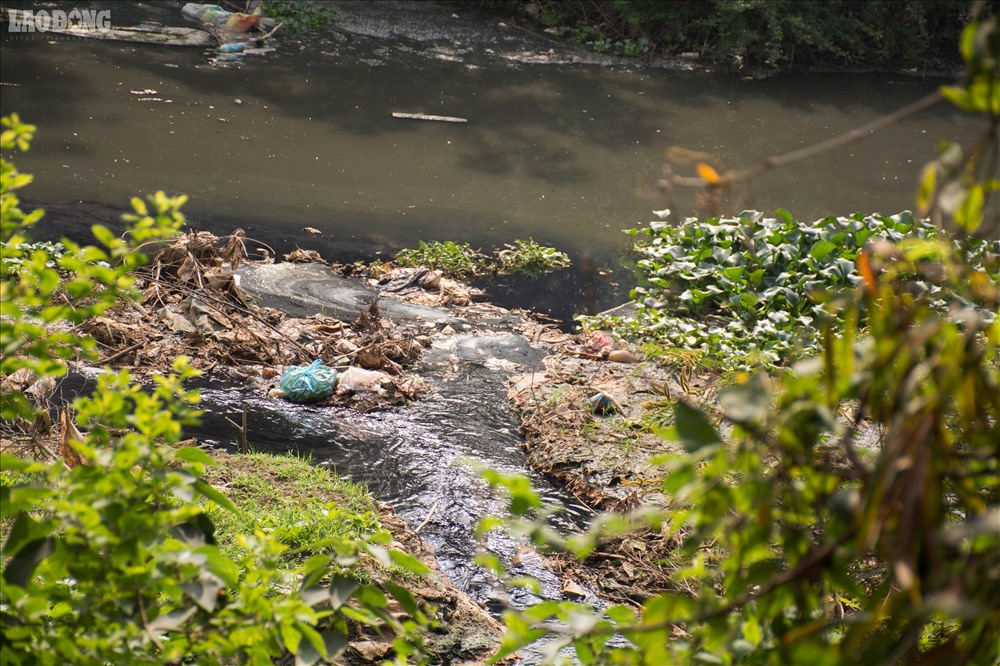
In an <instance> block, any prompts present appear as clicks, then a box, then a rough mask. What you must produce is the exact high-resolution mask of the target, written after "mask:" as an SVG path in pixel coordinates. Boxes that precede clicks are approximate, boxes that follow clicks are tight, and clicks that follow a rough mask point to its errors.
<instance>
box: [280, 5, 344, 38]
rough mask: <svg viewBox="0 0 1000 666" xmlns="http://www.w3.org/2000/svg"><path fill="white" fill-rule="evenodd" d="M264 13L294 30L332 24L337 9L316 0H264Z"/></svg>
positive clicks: (299, 30) (305, 29) (298, 30)
mask: <svg viewBox="0 0 1000 666" xmlns="http://www.w3.org/2000/svg"><path fill="white" fill-rule="evenodd" d="M263 9H264V15H265V16H270V17H272V18H274V19H275V20H276V21H279V22H280V23H281V24H282V25H284V26H287V27H288V28H289V29H291V30H292V31H293V32H305V31H307V30H318V29H320V28H325V27H326V26H328V25H330V24H332V23H333V22H334V21H335V20H336V18H337V11H336V10H335V9H333V8H332V7H330V6H328V5H327V4H325V3H323V2H316V1H315V0H295V1H289V0H264V4H263Z"/></svg>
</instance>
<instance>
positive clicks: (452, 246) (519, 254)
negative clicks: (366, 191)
mask: <svg viewBox="0 0 1000 666" xmlns="http://www.w3.org/2000/svg"><path fill="white" fill-rule="evenodd" d="M396 263H397V264H398V265H400V266H426V267H427V268H431V269H435V270H440V271H442V272H443V273H444V274H445V275H448V276H449V277H454V278H468V277H472V276H482V275H511V274H513V273H522V274H524V275H528V276H529V277H533V278H538V277H539V276H541V275H543V274H545V273H549V272H552V271H554V270H559V269H561V268H566V267H567V266H569V265H570V259H569V256H568V255H566V254H565V253H564V252H560V251H559V250H556V249H555V248H553V247H546V246H544V245H539V244H538V243H536V242H535V241H534V239H530V238H529V239H528V240H515V241H514V244H513V245H509V244H508V245H507V246H506V247H504V248H502V249H499V250H495V251H494V252H493V255H492V256H487V255H484V254H482V253H481V252H478V251H476V250H473V249H472V247H471V246H470V245H469V244H468V243H456V242H454V241H444V242H439V241H430V242H429V243H425V242H423V241H419V244H418V245H417V248H416V249H404V250H400V251H399V253H398V254H397V255H396Z"/></svg>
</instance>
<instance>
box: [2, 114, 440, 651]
mask: <svg viewBox="0 0 1000 666" xmlns="http://www.w3.org/2000/svg"><path fill="white" fill-rule="evenodd" d="M3 128H4V130H3V134H2V137H0V149H2V150H4V151H11V150H13V149H14V148H15V147H17V148H20V149H21V150H27V149H28V146H29V142H30V140H31V137H32V135H33V132H34V129H35V128H34V127H33V126H31V125H26V124H24V123H22V122H21V121H20V120H19V119H18V118H17V117H16V116H11V117H10V118H4V119H3ZM30 181H31V177H30V176H27V175H25V174H21V173H19V172H18V171H17V169H16V168H15V167H14V165H12V164H10V163H8V162H7V161H6V160H3V161H2V162H0V240H2V243H3V244H2V250H3V259H4V264H5V265H16V266H17V269H16V270H15V271H12V272H11V273H9V274H8V275H6V276H4V278H3V280H2V281H0V314H2V318H0V334H2V341H3V342H2V345H3V346H2V357H0V375H2V376H4V377H7V376H9V375H11V374H13V373H14V372H16V371H20V372H21V373H22V374H23V373H25V372H27V373H30V374H32V375H34V376H35V377H36V378H38V379H41V378H43V377H50V376H62V375H65V374H66V371H67V359H79V358H86V357H88V351H89V350H90V349H92V348H93V345H94V342H93V340H92V339H89V338H86V337H83V336H80V335H78V334H76V333H75V330H76V329H75V328H74V327H73V325H74V324H78V323H80V322H83V321H85V320H86V319H88V318H90V317H94V316H96V315H98V314H100V313H101V312H103V311H104V310H106V309H107V308H109V307H111V306H112V305H114V304H116V303H117V302H119V301H120V300H121V299H123V298H129V297H130V296H131V294H132V290H131V284H132V278H131V277H130V271H131V269H132V268H133V267H134V266H137V265H140V264H142V263H143V262H144V261H145V258H144V257H143V256H142V255H141V254H140V253H138V252H137V251H136V247H137V246H138V245H139V244H141V243H143V242H145V241H148V240H151V239H155V238H166V237H169V236H170V235H172V234H174V233H176V232H177V231H178V230H179V229H180V227H181V225H182V224H183V222H184V218H183V216H182V215H181V213H180V207H181V205H182V204H183V203H184V197H177V198H172V197H168V196H166V195H165V194H163V193H162V192H160V193H157V194H156V195H151V196H149V197H147V198H146V199H145V200H142V199H138V198H136V199H133V201H132V205H133V208H134V210H135V213H134V214H132V215H127V216H125V219H126V220H127V221H129V222H130V223H131V229H130V234H129V241H128V242H126V241H124V240H122V239H120V238H116V237H114V236H113V234H112V233H111V232H110V231H108V230H107V229H106V228H103V227H100V226H96V225H95V226H94V227H93V232H94V235H95V237H96V238H97V239H98V240H99V241H100V243H101V245H102V246H103V247H97V246H87V247H80V246H78V245H76V244H73V243H71V242H69V241H66V240H64V241H63V246H64V248H65V250H64V251H63V252H62V253H61V254H60V255H59V256H54V255H50V254H49V253H48V252H47V250H46V249H45V248H42V247H39V246H34V247H33V246H31V245H30V244H29V243H28V237H27V230H28V227H29V226H30V225H31V224H32V223H34V222H35V221H37V220H38V219H39V218H40V217H41V214H42V213H41V211H36V212H34V213H31V214H25V213H24V212H23V211H21V210H20V208H19V202H18V198H17V196H16V191H17V190H18V189H20V188H22V187H24V186H25V185H27V184H28V183H29V182H30ZM8 260H9V262H8ZM53 264H54V265H53ZM66 276H68V277H66ZM57 295H58V296H59V297H58V298H56V296H57ZM193 374H194V372H193V371H192V370H191V369H190V368H188V366H187V364H186V361H185V359H183V358H179V359H177V360H176V361H175V363H174V365H173V371H172V372H171V373H169V374H167V375H163V376H159V377H156V378H155V379H154V382H153V387H152V388H151V389H150V388H148V387H143V386H140V385H139V384H137V383H135V382H133V381H132V379H131V377H130V376H129V375H128V373H127V372H125V371H122V372H119V373H113V372H111V371H110V370H108V371H105V372H104V373H102V374H101V375H100V376H99V378H98V382H97V388H96V389H95V390H94V392H93V393H92V394H90V395H89V396H87V397H83V398H78V399H77V400H75V401H74V403H73V411H74V412H75V413H76V418H75V421H76V425H79V426H80V428H83V429H84V430H85V434H82V435H81V436H80V437H78V438H77V437H75V436H74V435H73V432H74V431H75V429H76V428H75V426H71V427H65V426H64V428H63V433H64V447H65V449H66V450H63V451H61V452H60V458H59V459H58V460H56V461H55V462H42V461H37V460H33V459H30V458H22V457H15V456H13V455H10V454H9V453H3V454H2V455H0V521H2V522H0V525H2V529H3V533H4V541H3V546H2V551H0V562H2V567H0V627H2V637H0V664H4V665H6V664H95V663H114V664H134V663H135V664H137V663H199V664H222V663H226V664H229V663H253V664H268V665H270V664H273V663H274V659H276V658H280V659H290V658H292V657H294V659H295V662H296V663H298V664H313V663H316V662H317V661H319V660H321V659H323V658H328V659H333V658H335V657H337V656H338V655H340V654H341V653H342V652H344V650H345V649H346V648H347V636H348V629H349V627H348V622H351V623H352V625H353V626H355V627H356V626H358V625H364V626H368V627H371V628H373V629H375V630H377V631H382V630H388V631H390V632H391V633H392V634H393V635H395V636H397V639H396V641H395V644H394V647H395V655H396V657H397V658H398V659H399V660H400V661H405V660H406V659H407V658H413V659H416V660H422V659H424V658H425V657H426V655H424V654H423V652H422V639H421V636H420V633H421V627H422V626H423V625H426V624H427V623H428V616H427V615H426V614H425V612H424V610H423V609H421V608H418V606H417V603H416V601H415V600H414V598H413V595H412V594H411V593H410V592H409V591H408V590H407V589H405V588H404V587H402V586H399V585H395V584H389V583H386V584H385V586H384V587H385V589H387V590H388V591H389V593H390V594H391V595H392V596H393V597H394V598H395V600H396V601H397V602H398V603H399V605H400V606H401V607H402V608H403V609H404V610H405V611H406V613H407V614H408V616H409V619H406V620H400V619H398V618H397V617H396V616H394V615H393V614H392V613H390V612H389V610H388V606H389V600H388V598H387V596H386V594H385V593H384V592H383V591H382V590H381V589H379V588H378V587H375V586H373V585H368V584H363V582H362V581H361V580H359V578H362V577H363V576H362V574H361V571H362V570H363V569H362V564H365V563H367V564H365V566H366V567H370V566H374V564H373V563H377V564H378V565H381V566H384V567H393V568H396V569H399V570H402V571H408V572H412V573H414V574H423V573H426V572H427V568H426V567H425V566H424V565H423V564H422V563H420V562H419V561H418V560H416V559H415V558H414V557H412V556H411V555H408V554H406V553H402V552H398V551H394V550H389V549H387V548H386V547H385V545H386V544H388V543H389V542H390V541H391V536H390V535H389V534H388V533H386V532H385V531H383V530H381V529H379V527H378V524H377V521H375V520H374V519H373V518H372V516H371V515H370V514H369V515H365V514H364V513H363V512H362V513H359V514H353V515H351V516H348V515H346V511H345V507H337V506H325V507H323V509H322V511H323V513H324V517H325V518H326V520H325V521H320V522H319V526H320V527H326V528H329V529H330V530H331V532H329V533H326V534H323V535H319V534H316V533H309V534H304V533H303V532H302V531H295V530H294V529H293V528H294V527H296V526H294V525H286V524H283V523H280V519H281V517H282V516H281V515H280V514H275V515H272V516H271V518H272V519H273V520H272V522H271V524H270V525H268V524H267V522H268V520H267V518H268V514H266V512H265V514H264V515H259V516H258V518H259V520H258V521H257V522H253V523H242V525H244V526H252V527H253V531H252V532H248V533H244V534H236V533H233V532H231V531H230V532H228V533H225V534H223V533H222V531H221V530H220V533H219V534H218V535H217V534H216V524H215V522H214V521H213V517H215V516H218V515H220V514H221V513H222V512H230V513H232V514H235V516H234V518H235V519H234V520H233V521H229V522H227V521H226V520H218V525H219V526H221V527H223V528H227V529H233V528H234V527H235V526H237V525H240V523H239V521H238V519H239V518H240V516H239V514H240V513H241V509H240V508H239V507H237V506H235V505H234V504H233V503H232V502H231V501H230V500H229V499H228V498H227V497H226V496H225V495H223V494H222V493H220V492H219V491H218V490H217V489H215V488H214V487H213V486H212V485H210V484H209V483H208V482H207V480H206V478H207V473H206V467H207V466H210V465H212V464H213V460H212V459H211V458H210V457H209V456H208V455H207V454H206V453H204V452H203V451H201V450H199V449H196V448H190V447H178V446H177V445H178V444H179V442H180V441H181V438H182V434H181V433H182V427H183V426H184V425H187V424H189V423H192V422H193V420H194V419H196V418H197V411H196V409H195V407H194V405H195V403H197V400H198V396H197V394H196V393H193V392H189V391H186V390H185V389H184V388H183V381H184V380H185V379H187V378H189V377H191V376H193ZM47 410H48V406H47V405H44V406H39V405H36V404H34V403H33V402H32V401H31V400H30V399H29V398H28V396H26V395H25V394H24V393H23V392H20V391H5V392H4V394H3V396H2V401H0V412H2V414H0V416H2V422H0V425H2V426H3V428H4V430H5V431H7V430H8V429H9V427H10V426H12V425H14V424H18V423H20V424H25V423H28V424H30V423H31V422H32V421H34V420H35V419H44V418H45V417H46V416H45V414H46V411H47ZM213 505H214V506H213ZM303 505H304V508H310V507H309V504H308V502H305V503H303ZM206 507H212V508H209V509H207V510H206ZM311 508H313V509H315V508H316V507H311ZM255 510H256V511H259V509H256V508H255ZM274 519H276V520H277V521H279V522H278V523H277V524H276V523H275V522H274ZM310 520H311V518H310ZM217 537H218V538H219V539H222V538H223V537H225V539H224V540H225V550H222V549H220V545H219V544H218V543H217V541H216V539H217Z"/></svg>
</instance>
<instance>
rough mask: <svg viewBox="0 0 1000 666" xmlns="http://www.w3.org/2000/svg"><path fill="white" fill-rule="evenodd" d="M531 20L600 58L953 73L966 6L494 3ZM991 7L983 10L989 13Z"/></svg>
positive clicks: (753, 0)
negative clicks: (688, 58)
mask: <svg viewBox="0 0 1000 666" xmlns="http://www.w3.org/2000/svg"><path fill="white" fill-rule="evenodd" d="M511 4H514V5H515V6H517V7H518V8H519V9H520V10H521V11H524V12H527V13H529V14H531V15H532V16H533V17H535V18H536V19H537V20H538V21H539V22H540V23H541V24H542V25H543V26H544V27H545V28H546V29H547V32H550V33H552V34H555V35H557V36H560V37H563V38H566V39H570V40H572V41H576V42H579V43H584V44H587V45H589V46H590V47H591V48H593V49H594V50H596V51H599V52H610V53H616V54H618V55H624V56H632V57H641V56H643V55H646V54H649V53H654V52H655V53H665V54H669V55H681V54H694V55H697V57H698V58H699V59H700V60H702V61H704V62H707V63H709V64H712V65H717V66H722V67H727V68H733V69H741V68H743V67H751V68H759V67H767V68H782V69H788V68H793V67H807V68H809V67H811V68H824V67H858V66H863V67H865V68H873V67H874V68H883V69H916V70H917V71H921V72H923V71H942V70H944V69H948V68H951V67H957V66H959V65H960V62H959V61H958V60H957V57H956V55H955V54H956V46H957V44H958V38H959V34H960V33H961V31H962V27H963V26H964V25H965V24H966V23H967V22H968V20H969V17H970V14H969V3H968V2H967V1H966V0H916V1H913V2H905V3H899V2H895V1H894V0H872V1H870V2H850V1H837V2H812V1H806V2H802V1H795V0H747V1H741V2H735V1H732V0H695V1H688V2H650V1H649V0H598V1H596V2H559V1H555V0H532V1H524V2H517V3H510V2H501V1H494V2H492V3H491V5H492V6H493V8H494V9H500V8H509V7H510V6H511ZM996 9H997V5H996V3H995V2H989V3H986V6H985V7H984V11H989V12H993V13H995V12H996Z"/></svg>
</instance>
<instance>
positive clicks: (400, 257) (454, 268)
mask: <svg viewBox="0 0 1000 666" xmlns="http://www.w3.org/2000/svg"><path fill="white" fill-rule="evenodd" d="M483 259H484V258H483V257H482V255H480V254H479V253H477V252H476V251H475V250H473V249H472V247H471V246H470V245H469V244H468V243H456V242H454V241H444V242H441V241H430V242H429V243H425V242H424V241H418V243H417V247H416V249H405V250H400V251H399V253H398V254H397V255H396V263H397V264H399V265H400V266H426V267H427V268H431V269H434V270H441V271H443V272H444V273H446V274H447V275H449V276H452V277H457V278H462V277H468V276H471V275H475V274H476V273H477V271H481V270H482V266H483Z"/></svg>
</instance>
